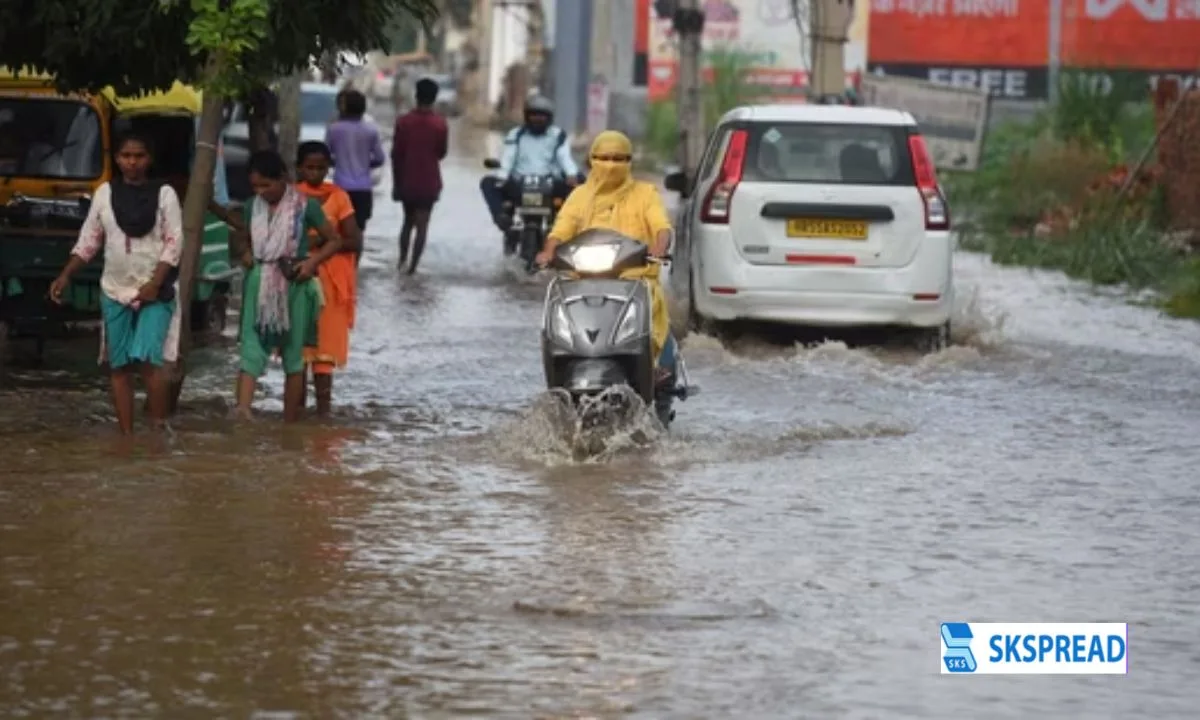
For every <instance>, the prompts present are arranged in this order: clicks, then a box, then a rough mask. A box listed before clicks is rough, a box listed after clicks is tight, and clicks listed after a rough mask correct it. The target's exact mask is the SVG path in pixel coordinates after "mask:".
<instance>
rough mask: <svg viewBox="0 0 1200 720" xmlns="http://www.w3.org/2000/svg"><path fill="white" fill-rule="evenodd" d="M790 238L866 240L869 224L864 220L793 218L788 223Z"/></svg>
mask: <svg viewBox="0 0 1200 720" xmlns="http://www.w3.org/2000/svg"><path fill="white" fill-rule="evenodd" d="M787 234H788V237H794V238H835V239H838V240H866V239H867V223H866V222H865V221H863V220H817V219H811V220H810V219H806V218H792V219H791V220H788V221H787Z"/></svg>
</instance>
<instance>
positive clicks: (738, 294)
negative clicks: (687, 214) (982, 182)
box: [694, 229, 954, 327]
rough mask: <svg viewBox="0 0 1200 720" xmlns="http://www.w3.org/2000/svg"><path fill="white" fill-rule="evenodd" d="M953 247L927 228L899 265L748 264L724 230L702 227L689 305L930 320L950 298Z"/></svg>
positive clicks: (714, 311)
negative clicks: (909, 259)
mask: <svg viewBox="0 0 1200 720" xmlns="http://www.w3.org/2000/svg"><path fill="white" fill-rule="evenodd" d="M706 230H707V229H706ZM953 249H954V241H953V238H952V237H951V236H950V235H949V233H944V232H943V233H929V234H928V236H927V237H926V238H925V239H924V240H923V242H922V246H921V249H920V250H919V251H918V252H917V254H916V255H915V256H914V258H913V260H912V262H910V263H909V264H908V265H906V266H904V267H898V268H879V267H843V266H821V265H810V266H796V265H770V266H768V265H752V264H750V263H748V262H746V261H745V260H744V259H743V258H742V257H741V256H740V255H739V254H738V252H737V250H736V248H735V247H734V245H733V242H732V241H731V240H730V239H729V235H728V231H727V230H723V229H722V230H717V231H708V232H706V233H705V237H704V238H702V239H700V243H699V246H698V247H697V248H696V250H697V258H696V259H697V261H698V268H697V272H696V275H695V287H694V298H695V303H696V308H695V309H696V311H697V312H698V313H699V314H700V315H702V316H704V317H708V318H712V319H715V320H724V321H732V320H759V321H766V322H779V323H787V324H794V325H813V326H828V327H856V326H871V325H891V326H908V327H937V326H939V325H942V324H943V323H945V322H947V321H948V320H949V319H950V314H951V310H952V308H953V304H954V286H953V280H952V264H951V256H952V254H953Z"/></svg>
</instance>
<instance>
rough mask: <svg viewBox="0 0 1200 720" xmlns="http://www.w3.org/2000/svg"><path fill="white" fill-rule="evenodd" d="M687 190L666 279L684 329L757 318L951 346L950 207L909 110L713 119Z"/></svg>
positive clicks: (789, 111) (827, 108) (844, 109)
mask: <svg viewBox="0 0 1200 720" xmlns="http://www.w3.org/2000/svg"><path fill="white" fill-rule="evenodd" d="M666 187H667V189H669V190H673V191H675V192H679V193H680V194H681V196H682V197H683V202H682V203H681V206H680V209H679V216H678V221H677V225H678V227H677V237H678V241H677V242H676V247H675V249H674V259H675V262H676V270H675V271H674V272H672V273H671V276H672V277H671V286H672V290H673V292H674V294H675V295H676V297H681V296H682V297H686V298H687V300H688V312H689V319H690V321H691V323H692V325H693V329H707V328H709V327H711V326H712V325H713V324H714V323H720V322H732V321H739V320H754V321H767V322H778V323H788V324H793V325H805V326H817V327H821V326H825V327H859V326H892V327H904V328H909V329H910V331H911V332H912V333H913V334H914V335H915V336H916V339H917V343H918V345H919V346H921V347H922V348H923V349H926V350H937V349H940V348H942V347H944V346H945V345H946V344H947V342H948V340H949V332H950V311H951V306H952V303H953V300H954V297H953V296H954V285H953V281H952V277H951V273H952V271H951V255H952V253H953V250H954V239H953V238H952V237H951V234H950V214H949V209H948V207H947V205H946V199H945V196H944V195H943V193H942V190H941V188H940V186H939V185H938V181H937V175H936V173H935V172H934V168H933V161H932V159H931V157H930V154H929V152H928V150H927V148H926V146H925V141H924V139H923V138H922V137H921V135H920V133H919V131H918V129H917V123H916V121H915V120H914V119H913V117H912V115H910V114H908V113H906V112H901V111H899V110H890V109H884V108H867V107H848V106H842V105H791V106H788V105H766V106H755V107H742V108H737V109H735V110H732V111H730V112H729V113H728V114H726V115H725V117H723V118H721V121H720V123H719V124H718V125H717V128H716V130H714V131H713V133H712V136H711V137H710V138H709V142H708V147H707V148H706V149H705V152H704V157H703V159H702V160H701V164H700V169H699V171H698V173H697V177H696V179H695V180H694V181H689V180H688V179H687V178H685V177H684V176H683V174H682V173H672V174H670V175H668V176H667V178H666Z"/></svg>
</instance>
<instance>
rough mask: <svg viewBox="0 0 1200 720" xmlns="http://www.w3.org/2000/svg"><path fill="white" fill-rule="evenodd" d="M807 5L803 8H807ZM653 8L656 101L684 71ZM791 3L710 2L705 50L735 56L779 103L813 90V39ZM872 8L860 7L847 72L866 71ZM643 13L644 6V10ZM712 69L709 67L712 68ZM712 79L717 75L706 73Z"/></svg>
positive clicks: (651, 73) (652, 90) (670, 33)
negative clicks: (810, 72)
mask: <svg viewBox="0 0 1200 720" xmlns="http://www.w3.org/2000/svg"><path fill="white" fill-rule="evenodd" d="M805 4H806V3H801V6H802V7H803V6H805ZM647 5H649V7H648V8H647V10H648V16H649V28H648V29H649V43H648V44H649V47H648V59H649V63H648V64H649V70H648V77H647V88H648V92H649V96H650V100H651V101H655V100H664V99H669V98H671V97H672V96H673V95H672V94H673V92H674V88H675V78H676V77H677V74H678V69H679V62H678V60H679V55H678V43H677V41H676V38H675V33H674V30H673V29H672V28H671V21H670V20H662V19H659V18H658V17H657V16H656V15H655V13H654V9H653V3H647ZM791 5H792V3H791V0H706V1H705V2H704V3H703V8H704V12H705V22H704V40H703V50H704V52H705V53H706V54H707V55H709V57H711V54H712V53H714V52H735V53H737V54H739V55H741V56H742V57H743V58H744V59H745V61H746V64H747V65H748V66H749V68H750V69H749V72H748V74H747V82H748V83H749V84H751V85H754V86H756V87H759V88H762V89H763V91H764V92H765V93H766V94H767V95H769V96H771V97H773V98H774V99H776V100H781V101H786V100H790V99H795V98H798V97H801V96H802V95H803V94H804V91H805V88H806V87H807V86H808V72H807V71H806V67H807V65H808V61H807V52H806V49H807V47H808V41H807V38H802V37H801V34H800V30H799V28H798V27H797V26H796V21H795V19H794V17H793V16H792V9H791ZM868 10H869V6H868V3H866V2H861V1H860V2H859V3H858V4H857V5H856V7H855V13H856V14H855V20H854V22H853V23H852V24H851V26H850V30H849V33H848V34H849V37H850V40H849V42H848V43H847V44H846V71H847V74H852V73H854V72H855V71H861V70H862V69H863V68H864V67H865V66H866V59H867V58H866V55H867V53H866V46H865V39H866V24H867V14H868ZM639 11H640V7H639ZM706 65H707V63H706ZM705 77H706V79H710V78H711V70H709V69H708V68H707V67H706V69H705Z"/></svg>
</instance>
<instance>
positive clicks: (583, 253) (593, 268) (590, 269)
mask: <svg viewBox="0 0 1200 720" xmlns="http://www.w3.org/2000/svg"><path fill="white" fill-rule="evenodd" d="M617 252H618V250H617V246H616V245H584V246H583V247H579V248H575V252H573V253H571V265H573V266H574V267H575V270H576V271H577V272H581V273H604V272H609V271H610V270H612V267H613V263H615V262H616V261H617Z"/></svg>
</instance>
